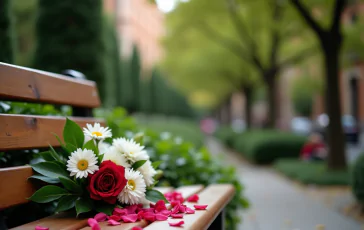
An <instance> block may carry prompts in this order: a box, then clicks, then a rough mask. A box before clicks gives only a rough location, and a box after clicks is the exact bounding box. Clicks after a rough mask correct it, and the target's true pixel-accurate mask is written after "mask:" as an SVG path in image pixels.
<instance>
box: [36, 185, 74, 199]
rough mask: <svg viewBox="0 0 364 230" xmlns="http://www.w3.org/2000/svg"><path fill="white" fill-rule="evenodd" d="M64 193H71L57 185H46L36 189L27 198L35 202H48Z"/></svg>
mask: <svg viewBox="0 0 364 230" xmlns="http://www.w3.org/2000/svg"><path fill="white" fill-rule="evenodd" d="M65 195H71V194H70V193H69V192H68V191H66V190H64V189H63V188H60V187H58V186H55V185H47V186H44V187H42V188H40V189H39V190H37V191H36V192H35V193H34V194H33V195H32V196H31V197H30V198H29V199H30V200H32V201H34V202H37V203H48V202H51V201H54V200H57V199H59V198H60V197H61V196H65Z"/></svg>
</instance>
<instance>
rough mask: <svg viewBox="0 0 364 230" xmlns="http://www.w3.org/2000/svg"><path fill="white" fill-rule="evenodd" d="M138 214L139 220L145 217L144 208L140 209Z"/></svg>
mask: <svg viewBox="0 0 364 230" xmlns="http://www.w3.org/2000/svg"><path fill="white" fill-rule="evenodd" d="M137 215H138V220H141V219H143V217H144V211H143V210H142V211H139V212H138V214H137Z"/></svg>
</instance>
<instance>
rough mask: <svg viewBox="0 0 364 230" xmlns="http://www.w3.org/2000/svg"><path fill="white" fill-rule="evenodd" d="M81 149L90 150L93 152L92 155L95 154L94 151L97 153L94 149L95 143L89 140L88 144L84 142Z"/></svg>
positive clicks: (95, 148)
mask: <svg viewBox="0 0 364 230" xmlns="http://www.w3.org/2000/svg"><path fill="white" fill-rule="evenodd" d="M83 148H84V149H89V150H92V151H94V153H96V151H97V147H96V145H95V141H94V140H89V141H88V142H86V143H85V144H84V145H83Z"/></svg>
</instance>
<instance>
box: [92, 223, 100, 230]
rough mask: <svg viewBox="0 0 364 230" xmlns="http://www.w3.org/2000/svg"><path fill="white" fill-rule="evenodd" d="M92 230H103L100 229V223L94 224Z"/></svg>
mask: <svg viewBox="0 0 364 230" xmlns="http://www.w3.org/2000/svg"><path fill="white" fill-rule="evenodd" d="M91 230H101V227H100V225H99V223H97V224H94V225H93V226H92V227H91Z"/></svg>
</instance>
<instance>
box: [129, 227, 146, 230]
mask: <svg viewBox="0 0 364 230" xmlns="http://www.w3.org/2000/svg"><path fill="white" fill-rule="evenodd" d="M131 230H143V228H142V227H139V226H136V227H133V228H132V229H131Z"/></svg>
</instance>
